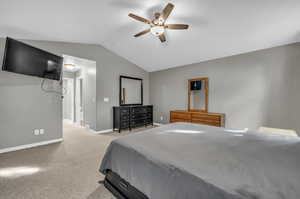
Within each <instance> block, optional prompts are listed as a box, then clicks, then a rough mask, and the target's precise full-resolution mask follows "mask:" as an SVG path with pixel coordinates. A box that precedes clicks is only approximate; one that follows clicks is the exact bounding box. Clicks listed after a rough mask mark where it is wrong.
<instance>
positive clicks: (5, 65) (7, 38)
mask: <svg viewBox="0 0 300 199" xmlns="http://www.w3.org/2000/svg"><path fill="white" fill-rule="evenodd" d="M9 40H11V41H15V42H18V43H21V44H23V45H25V46H27V47H29V48H32V49H35V50H38V51H41V52H43V53H46V54H49V55H52V56H55V57H58V58H60V59H61V60H62V64H63V57H61V56H58V55H55V54H53V53H50V52H48V51H45V50H43V49H40V48H37V47H34V46H31V45H29V44H26V43H24V42H21V41H18V40H16V39H13V38H10V37H6V42H5V48H4V56H3V64H2V70H3V71H7V72H11V73H15V72H13V71H10V70H8V67H7V63H6V61H7V60H6V58H7V51H8V41H9ZM62 71H63V66H62V67H61V70H60V75H59V78H58V79H56V78H47V77H41V76H38V75H31V74H23V73H16V74H20V75H28V76H32V77H38V78H43V79H50V80H56V81H61V78H62Z"/></svg>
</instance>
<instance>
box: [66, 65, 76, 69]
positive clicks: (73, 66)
mask: <svg viewBox="0 0 300 199" xmlns="http://www.w3.org/2000/svg"><path fill="white" fill-rule="evenodd" d="M64 66H65V67H66V68H67V69H70V70H73V69H75V65H74V64H64Z"/></svg>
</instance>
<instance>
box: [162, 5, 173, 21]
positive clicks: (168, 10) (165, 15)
mask: <svg viewBox="0 0 300 199" xmlns="http://www.w3.org/2000/svg"><path fill="white" fill-rule="evenodd" d="M173 8H174V5H173V4H171V3H168V5H167V6H166V7H165V8H164V9H163V11H162V18H163V19H164V20H167V18H168V17H169V15H170V14H171V12H172V10H173Z"/></svg>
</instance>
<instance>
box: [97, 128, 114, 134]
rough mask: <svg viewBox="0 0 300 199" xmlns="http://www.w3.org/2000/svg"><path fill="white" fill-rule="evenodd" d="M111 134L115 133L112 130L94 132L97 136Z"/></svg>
mask: <svg viewBox="0 0 300 199" xmlns="http://www.w3.org/2000/svg"><path fill="white" fill-rule="evenodd" d="M111 132H113V130H112V129H106V130H102V131H94V133H95V134H102V133H111Z"/></svg>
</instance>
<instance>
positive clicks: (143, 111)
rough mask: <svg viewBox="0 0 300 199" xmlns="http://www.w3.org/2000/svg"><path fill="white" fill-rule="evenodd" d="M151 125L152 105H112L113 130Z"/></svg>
mask: <svg viewBox="0 0 300 199" xmlns="http://www.w3.org/2000/svg"><path fill="white" fill-rule="evenodd" d="M147 125H153V106H152V105H147V106H114V107H113V130H115V129H118V130H119V132H121V130H124V129H129V130H131V129H132V128H135V127H141V126H147Z"/></svg>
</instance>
